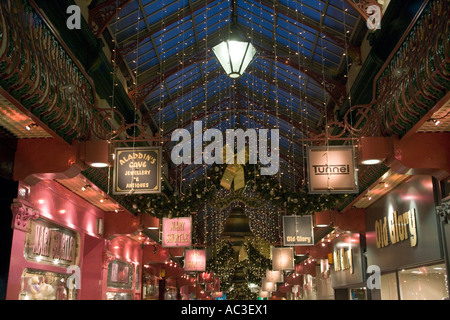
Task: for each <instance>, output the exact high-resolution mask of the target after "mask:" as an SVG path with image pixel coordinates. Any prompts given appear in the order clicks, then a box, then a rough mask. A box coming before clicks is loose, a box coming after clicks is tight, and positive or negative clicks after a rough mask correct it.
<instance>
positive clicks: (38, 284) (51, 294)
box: [19, 269, 77, 300]
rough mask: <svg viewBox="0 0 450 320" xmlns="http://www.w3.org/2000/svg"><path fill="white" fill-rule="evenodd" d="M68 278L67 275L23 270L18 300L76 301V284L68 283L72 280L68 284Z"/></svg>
mask: <svg viewBox="0 0 450 320" xmlns="http://www.w3.org/2000/svg"><path fill="white" fill-rule="evenodd" d="M68 277H69V275H68V274H67V275H65V274H59V273H54V272H48V271H42V270H34V269H25V270H24V271H23V273H22V277H21V279H22V282H21V291H20V294H19V300H76V299H77V290H76V283H75V282H74V281H72V282H70V281H71V280H72V279H69V283H68V281H67V279H68ZM69 284H70V285H69ZM69 286H70V287H71V288H69Z"/></svg>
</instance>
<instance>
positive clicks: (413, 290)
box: [398, 263, 448, 300]
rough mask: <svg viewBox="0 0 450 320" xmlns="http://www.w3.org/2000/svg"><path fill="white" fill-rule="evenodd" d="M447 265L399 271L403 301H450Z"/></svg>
mask: <svg viewBox="0 0 450 320" xmlns="http://www.w3.org/2000/svg"><path fill="white" fill-rule="evenodd" d="M446 277H447V272H446V269H445V265H444V264H443V263H442V264H435V265H430V266H423V267H418V268H413V269H402V270H400V271H398V282H399V285H400V299H401V300H442V299H448V291H447V279H446Z"/></svg>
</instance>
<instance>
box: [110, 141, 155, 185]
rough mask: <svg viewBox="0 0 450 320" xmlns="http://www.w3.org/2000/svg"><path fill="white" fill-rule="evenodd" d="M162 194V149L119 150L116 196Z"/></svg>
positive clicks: (115, 175)
mask: <svg viewBox="0 0 450 320" xmlns="http://www.w3.org/2000/svg"><path fill="white" fill-rule="evenodd" d="M130 192H132V193H160V192H161V148H160V147H145V148H117V149H116V151H115V165H114V190H113V193H114V194H126V193H130Z"/></svg>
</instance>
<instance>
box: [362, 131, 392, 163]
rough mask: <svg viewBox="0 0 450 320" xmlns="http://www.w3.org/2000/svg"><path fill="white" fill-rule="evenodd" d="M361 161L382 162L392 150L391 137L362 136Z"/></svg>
mask: <svg viewBox="0 0 450 320" xmlns="http://www.w3.org/2000/svg"><path fill="white" fill-rule="evenodd" d="M360 143H361V145H360V147H361V153H360V154H361V158H360V163H361V164H364V165H374V164H380V163H382V162H383V161H384V160H385V159H387V158H388V156H389V155H390V154H391V151H392V140H391V138H390V137H361V140H360Z"/></svg>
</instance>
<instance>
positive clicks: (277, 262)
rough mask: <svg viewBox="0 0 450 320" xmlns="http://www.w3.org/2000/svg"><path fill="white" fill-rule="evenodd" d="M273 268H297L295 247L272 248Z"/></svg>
mask: <svg viewBox="0 0 450 320" xmlns="http://www.w3.org/2000/svg"><path fill="white" fill-rule="evenodd" d="M272 270H275V271H277V270H295V266H294V248H293V247H288V248H283V247H281V248H272ZM264 291H267V290H264Z"/></svg>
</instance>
